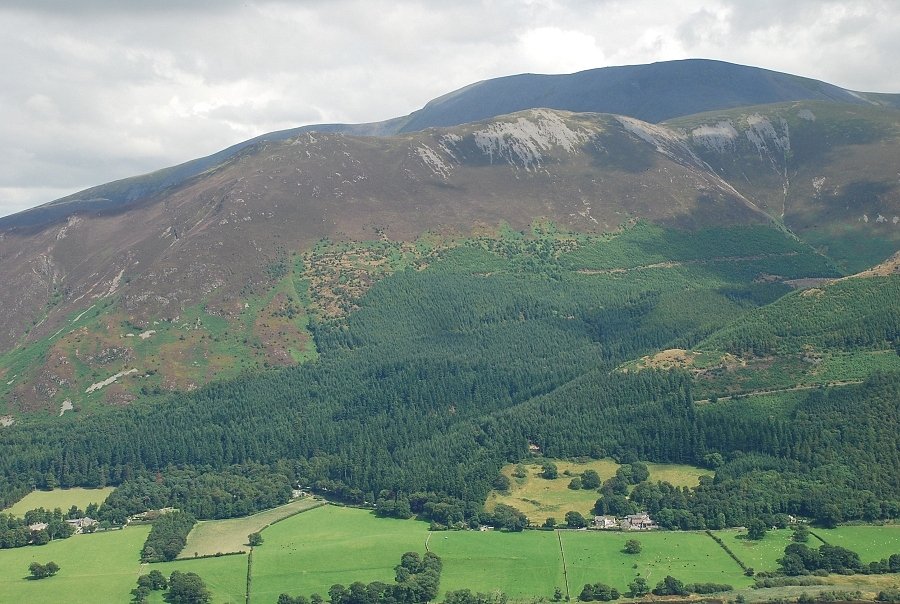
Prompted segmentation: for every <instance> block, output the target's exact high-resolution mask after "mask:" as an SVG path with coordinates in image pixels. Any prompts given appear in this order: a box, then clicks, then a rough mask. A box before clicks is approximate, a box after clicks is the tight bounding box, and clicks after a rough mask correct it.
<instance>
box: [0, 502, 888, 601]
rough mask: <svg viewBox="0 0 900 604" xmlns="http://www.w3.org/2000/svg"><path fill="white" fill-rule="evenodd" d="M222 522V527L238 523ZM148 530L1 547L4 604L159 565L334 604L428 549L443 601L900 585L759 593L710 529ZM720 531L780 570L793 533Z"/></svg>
mask: <svg viewBox="0 0 900 604" xmlns="http://www.w3.org/2000/svg"><path fill="white" fill-rule="evenodd" d="M307 503H309V502H307ZM298 506H299V504H298ZM300 507H302V506H300ZM298 509H299V507H298ZM291 511H294V512H296V510H293V509H292V510H291ZM251 518H252V517H251ZM220 522H221V523H222V524H223V525H226V524H228V523H229V522H231V521H220ZM214 524H216V522H209V523H204V525H201V526H202V527H209V526H210V525H214ZM202 530H203V531H208V530H209V528H203V529H202ZM148 531H149V527H147V526H133V527H129V528H126V529H125V530H121V531H110V532H106V533H99V534H94V535H78V536H75V537H72V538H70V539H68V540H64V541H55V542H52V543H50V544H49V545H47V546H43V547H26V548H20V549H15V550H2V551H0V602H54V601H66V602H72V603H78V602H86V603H87V602H114V601H123V600H124V599H126V598H127V594H128V592H129V591H130V590H131V589H132V588H133V587H134V586H135V580H136V579H137V576H138V575H139V574H142V573H147V572H149V571H150V570H152V569H158V570H160V571H161V572H162V573H163V574H165V575H168V574H170V573H171V572H172V571H174V570H179V571H182V572H195V573H197V574H199V575H200V576H201V577H202V578H203V580H204V581H205V582H206V584H207V586H208V587H209V589H210V591H211V592H212V595H213V602H222V603H235V604H239V603H244V602H246V601H252V602H274V601H275V600H277V598H278V596H279V594H281V593H289V594H291V595H301V594H303V595H306V596H309V595H311V594H312V593H314V592H315V593H319V594H322V595H323V596H325V597H326V598H327V593H328V589H329V587H330V586H331V585H332V584H334V583H342V584H344V585H349V584H350V583H352V582H354V581H362V582H370V581H376V580H378V581H384V582H391V581H392V580H393V575H394V570H393V569H394V565H395V564H396V561H397V560H398V559H399V558H400V556H401V555H402V554H403V553H404V552H407V551H416V552H419V553H424V552H425V551H432V552H434V553H436V554H438V555H439V556H440V557H441V558H442V560H443V563H444V571H443V574H442V579H441V594H440V596H439V597H442V596H443V595H444V594H445V593H446V592H448V591H451V590H455V589H463V588H469V589H472V590H473V591H482V592H491V591H495V590H498V589H499V590H502V591H504V592H505V593H507V594H508V595H509V596H510V599H511V600H513V601H534V600H536V599H541V598H543V599H546V600H549V599H551V597H552V595H553V592H554V590H555V589H556V588H559V589H560V590H561V591H562V592H563V594H565V593H567V592H568V594H569V596H570V597H571V599H572V600H575V599H577V596H578V594H579V593H580V591H581V588H582V586H583V585H584V584H585V583H596V582H598V581H599V582H605V583H608V584H610V585H612V586H613V587H616V588H617V589H619V590H620V591H622V592H625V591H627V586H628V583H629V582H630V581H631V580H633V579H634V578H635V577H636V576H642V577H644V578H645V579H647V582H648V583H649V584H650V585H651V586H652V585H654V584H655V583H656V582H657V581H659V580H661V579H662V578H664V577H665V576H666V575H669V574H670V575H672V576H675V577H676V578H678V579H680V580H682V581H684V582H685V583H689V582H714V583H727V584H731V585H733V586H734V587H735V589H736V591H733V592H728V594H727V597H728V598H729V599H732V598H733V597H736V596H737V595H738V594H741V595H743V596H744V597H745V598H746V599H747V600H748V601H765V600H767V599H769V598H771V597H794V598H796V597H797V596H799V595H800V594H801V593H804V592H805V593H815V592H816V591H821V590H834V589H845V590H852V591H856V590H859V591H861V592H863V595H864V596H866V597H869V598H872V597H874V595H875V594H876V593H877V591H878V590H879V589H884V588H888V587H892V586H897V585H898V584H900V577H898V575H880V576H850V577H846V576H834V577H829V579H828V581H829V583H830V584H829V585H823V586H813V587H802V588H799V587H791V588H775V589H759V590H757V589H752V588H751V585H752V580H751V579H750V578H749V577H746V576H745V575H744V574H743V570H742V569H741V567H740V566H739V565H738V564H737V563H736V562H735V560H733V559H732V558H731V557H730V556H729V555H728V554H727V553H726V552H725V550H724V549H723V548H722V547H720V546H719V545H718V544H717V543H716V541H715V540H713V539H712V538H711V537H710V536H709V535H708V534H706V533H704V532H667V531H658V532H641V533H638V532H629V533H622V532H602V531H569V530H560V531H525V532H522V533H501V532H496V531H488V532H477V531H458V532H457V531H445V532H431V531H429V530H428V525H427V524H426V523H424V522H419V521H416V520H393V519H380V518H376V517H375V516H373V515H372V514H371V513H370V512H368V511H366V510H360V509H353V508H345V507H340V506H334V505H325V506H319V507H316V508H313V509H309V510H308V511H304V512H303V513H295V514H294V515H292V516H289V517H287V518H285V519H283V520H281V521H278V522H276V523H274V524H271V526H269V527H268V528H266V529H264V530H263V533H262V534H263V538H264V542H263V544H262V545H261V546H258V547H256V548H253V550H252V554H250V555H249V556H248V555H247V554H236V555H223V556H214V557H208V558H198V559H181V560H177V561H174V562H169V563H162V564H152V565H146V564H145V565H141V564H140V563H139V562H138V553H139V552H140V549H141V546H142V545H143V542H144V539H145V538H146V536H147V534H148ZM814 533H815V535H817V536H819V537H820V538H821V539H824V540H825V541H828V542H829V543H832V544H835V545H844V546H846V547H850V548H852V549H855V550H856V551H858V552H859V553H860V555H861V557H862V559H863V561H864V562H869V561H872V560H877V559H881V558H882V557H885V556H887V555H889V554H891V553H896V552H898V551H900V525H885V526H844V527H840V528H838V529H834V530H815V531H814ZM715 534H716V536H717V537H719V538H720V539H722V540H723V542H724V543H726V544H727V545H728V546H729V548H730V549H731V550H732V551H733V552H734V553H735V555H737V556H738V558H739V559H740V560H741V561H742V562H743V563H744V564H745V565H747V566H752V567H753V568H754V569H755V570H756V571H757V572H759V571H771V570H775V568H776V567H777V559H778V558H779V557H781V556H782V555H783V550H784V547H785V545H787V544H788V543H789V542H790V531H789V530H776V531H770V532H769V533H768V534H767V535H766V537H765V539H763V540H762V541H759V542H751V541H748V540H746V539H743V538H742V535H743V532H742V531H737V530H725V531H715ZM631 538H635V539H637V540H638V541H640V542H641V545H642V551H641V552H640V553H639V554H636V555H629V554H625V553H623V551H622V548H623V546H624V543H625V541H626V540H627V539H631ZM193 542H194V543H196V541H193ZM35 560H36V561H39V562H41V563H46V562H47V561H49V560H53V561H55V562H56V563H57V564H58V565H59V566H60V568H61V570H60V572H59V574H58V575H57V576H55V577H52V578H50V579H47V580H43V581H30V580H28V579H26V578H25V576H26V575H27V567H28V564H29V563H30V562H31V561H35ZM248 567H249V571H250V572H249V579H250V580H249V581H248ZM248 587H249V590H250V593H249V596H250V598H248V594H247V590H248ZM154 597H155V598H156V600H152V601H157V600H158V601H160V602H161V601H162V600H161V599H160V598H161V596H160V595H159V593H156V594H155V595H154Z"/></svg>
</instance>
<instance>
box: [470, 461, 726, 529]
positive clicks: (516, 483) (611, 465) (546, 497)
mask: <svg viewBox="0 0 900 604" xmlns="http://www.w3.org/2000/svg"><path fill="white" fill-rule="evenodd" d="M546 462H553V463H555V464H556V466H557V468H558V469H559V477H558V478H555V479H553V480H547V479H545V478H541V476H540V473H541V467H542V465H543V464H544V463H546ZM519 466H521V467H520V468H519ZM517 468H518V469H522V470H524V473H525V476H524V477H521V478H520V477H516V476H515V474H516V471H517ZM618 468H619V464H617V463H616V462H615V461H613V460H611V459H592V460H588V461H585V462H578V461H567V460H560V459H536V460H534V461H532V462H531V463H524V464H518V466H517V465H516V464H510V465H507V466H505V467H504V468H503V469H502V472H503V474H505V475H506V476H507V477H508V478H509V479H510V489H509V492H508V493H502V492H499V491H491V493H490V494H489V495H488V499H487V503H486V506H487V507H488V509H491V508H493V507H494V506H495V505H496V504H498V503H504V504H506V505H511V506H513V507H515V508H518V509H519V510H522V512H524V513H525V515H526V516H528V518H529V520H531V522H532V523H534V524H541V523H542V522H544V520H546V519H547V518H549V517H553V518H555V519H556V521H557V522H562V521H563V518H564V517H565V515H566V512H568V511H570V510H574V511H577V512H581V513H582V514H584V515H586V516H587V515H590V513H591V510H592V509H593V507H594V502H595V501H597V499H598V498H599V497H600V494H599V493H598V492H597V491H596V490H595V489H578V490H572V489H570V488H569V482H570V481H571V480H572V478H574V477H575V476H578V475H580V474H581V473H582V472H584V471H585V470H594V471H595V472H597V474H599V475H600V479H601V480H606V479H607V478H611V477H612V476H615V474H616V470H617V469H618ZM647 468H648V469H649V470H650V480H651V481H658V480H662V481H665V482H668V483H671V484H673V485H675V486H679V487H681V486H686V487H695V486H697V485H698V484H699V483H700V476H701V475H703V474H709V473H710V471H709V470H703V469H701V468H695V467H693V466H686V465H678V464H656V463H648V464H647ZM566 472H568V475H567V474H566Z"/></svg>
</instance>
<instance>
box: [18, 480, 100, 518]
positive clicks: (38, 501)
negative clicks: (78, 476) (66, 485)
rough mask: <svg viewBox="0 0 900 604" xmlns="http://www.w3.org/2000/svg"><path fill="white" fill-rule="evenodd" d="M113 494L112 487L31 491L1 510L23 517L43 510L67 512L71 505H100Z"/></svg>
mask: <svg viewBox="0 0 900 604" xmlns="http://www.w3.org/2000/svg"><path fill="white" fill-rule="evenodd" d="M112 492H113V487H106V488H104V489H80V488H76V489H55V490H53V491H32V492H30V493H29V494H28V495H26V496H25V497H23V498H22V499H20V500H19V501H17V502H16V503H15V504H13V505H11V506H10V507H9V508H7V509H5V510H3V512H4V513H6V514H13V515H14V516H23V515H24V514H25V512H27V511H28V510H34V509H37V508H41V507H42V508H44V509H47V510H53V509H55V508H59V509H61V510H62V511H64V512H65V511H67V510H68V509H69V508H70V507H72V506H73V505H77V506H78V507H79V509H82V510H83V509H84V508H86V507H87V506H88V504H91V503H96V504H97V505H100V504H101V503H103V502H104V501H106V498H107V497H109V494H110V493H112Z"/></svg>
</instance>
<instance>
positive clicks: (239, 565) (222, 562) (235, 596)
mask: <svg viewBox="0 0 900 604" xmlns="http://www.w3.org/2000/svg"><path fill="white" fill-rule="evenodd" d="M151 570H158V571H159V572H161V573H162V574H164V575H165V576H166V577H167V578H168V576H169V575H170V574H172V571H175V570H177V571H181V572H183V573H197V574H198V575H200V578H201V579H203V582H204V583H205V584H206V587H207V588H209V592H210V594H212V601H213V602H214V603H215V604H244V602H245V601H246V599H245V597H246V592H247V556H246V555H238V556H220V557H216V558H200V559H197V560H175V561H174V562H160V563H157V564H145V565H143V567H142V568H141V573H142V574H146V573H149V572H150V571H151ZM136 579H137V577H135V580H136ZM136 586H137V583H135V584H134V585H132V586H131V587H129V588H128V589H129V590H131V589H132V588H134V587H136ZM126 593H127V591H126ZM276 599H277V596H276ZM119 601H120V602H124V601H125V598H124V596H123V597H121V598H120V599H119ZM261 601H262V602H266V601H267V600H261ZM271 601H272V602H274V601H275V600H274V599H273V600H271ZM162 602H163V596H162V592H155V593H154V595H153V597H151V599H150V603H151V604H162Z"/></svg>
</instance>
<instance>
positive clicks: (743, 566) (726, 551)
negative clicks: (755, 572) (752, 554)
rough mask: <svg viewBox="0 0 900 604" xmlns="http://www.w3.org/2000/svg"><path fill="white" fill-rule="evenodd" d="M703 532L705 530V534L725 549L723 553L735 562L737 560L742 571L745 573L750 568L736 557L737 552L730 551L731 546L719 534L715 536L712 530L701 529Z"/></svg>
mask: <svg viewBox="0 0 900 604" xmlns="http://www.w3.org/2000/svg"><path fill="white" fill-rule="evenodd" d="M703 532H705V533H706V534H707V535H709V537H710V538H711V539H712V540H713V541H715V542H716V543H718V544H719V546H720V547H721V548H722V549H724V550H725V553H726V554H728V555H729V556H730V557H731V559H732V560H734V561H735V562H737V564H738V566H740V567H741V569H742V570H743V571H744V573H746V572H747V571H748V570H750V567H749V566H747V565H746V564H744V562H743V561H742V560H741V559H740V558H738V557H737V554H735V553H734V552H733V551H731V548H730V547H728V545H727V544H726V543H725V542H724V541H723V540H722V538H721V537H719V536H717V535H714V534H713V532H712V531H711V530H709V529H707V530H705V531H703Z"/></svg>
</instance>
